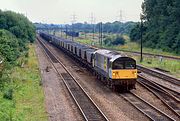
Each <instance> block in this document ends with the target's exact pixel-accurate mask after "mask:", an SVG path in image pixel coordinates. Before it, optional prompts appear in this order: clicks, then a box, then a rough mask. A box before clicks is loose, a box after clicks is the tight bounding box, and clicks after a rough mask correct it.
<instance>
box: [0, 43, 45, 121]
mask: <svg viewBox="0 0 180 121" xmlns="http://www.w3.org/2000/svg"><path fill="white" fill-rule="evenodd" d="M29 48H30V49H29V56H28V57H23V58H20V59H19V60H18V63H22V61H23V62H24V65H23V67H20V66H17V67H15V68H13V69H12V74H11V75H10V76H11V78H12V81H11V83H10V84H8V85H7V89H6V91H8V92H9V93H10V91H9V90H12V94H13V96H12V97H13V98H12V99H6V98H3V92H0V121H12V120H13V121H46V120H47V119H48V118H47V114H46V111H45V105H44V94H43V88H42V86H40V80H41V78H40V72H39V68H38V60H37V57H36V54H35V47H34V45H29Z"/></svg>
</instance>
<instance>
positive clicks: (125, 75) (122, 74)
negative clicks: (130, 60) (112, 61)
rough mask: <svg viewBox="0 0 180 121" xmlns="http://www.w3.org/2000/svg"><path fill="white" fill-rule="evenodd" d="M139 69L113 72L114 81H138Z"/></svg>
mask: <svg viewBox="0 0 180 121" xmlns="http://www.w3.org/2000/svg"><path fill="white" fill-rule="evenodd" d="M136 78H137V69H123V70H112V79H136Z"/></svg>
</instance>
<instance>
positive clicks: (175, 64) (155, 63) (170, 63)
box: [133, 56, 180, 78]
mask: <svg viewBox="0 0 180 121" xmlns="http://www.w3.org/2000/svg"><path fill="white" fill-rule="evenodd" d="M133 58H135V59H136V60H137V63H138V64H141V65H144V66H146V67H150V68H155V67H158V68H161V69H164V70H167V71H170V74H171V75H174V76H175V77H177V78H180V61H178V60H169V59H162V61H161V60H160V59H159V58H148V57H144V58H143V61H142V62H140V57H139V56H133Z"/></svg>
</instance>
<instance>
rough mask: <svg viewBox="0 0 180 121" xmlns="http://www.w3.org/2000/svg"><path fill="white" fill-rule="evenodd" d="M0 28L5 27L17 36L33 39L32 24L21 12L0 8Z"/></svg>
mask: <svg viewBox="0 0 180 121" xmlns="http://www.w3.org/2000/svg"><path fill="white" fill-rule="evenodd" d="M0 23H1V24H0V29H6V30H8V31H10V32H11V33H13V34H14V35H15V36H16V37H17V38H20V39H26V40H28V41H30V42H33V41H34V40H35V27H34V25H33V24H32V23H31V22H30V21H29V20H28V19H27V18H26V17H25V16H24V15H22V14H18V13H15V12H12V11H1V10H0Z"/></svg>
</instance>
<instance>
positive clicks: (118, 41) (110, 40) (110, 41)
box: [104, 35, 125, 46]
mask: <svg viewBox="0 0 180 121" xmlns="http://www.w3.org/2000/svg"><path fill="white" fill-rule="evenodd" d="M104 44H105V45H107V46H111V45H124V44H125V39H124V38H123V37H122V36H119V35H117V36H112V37H107V38H106V39H105V40H104Z"/></svg>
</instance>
